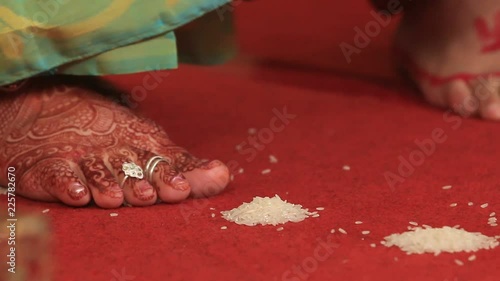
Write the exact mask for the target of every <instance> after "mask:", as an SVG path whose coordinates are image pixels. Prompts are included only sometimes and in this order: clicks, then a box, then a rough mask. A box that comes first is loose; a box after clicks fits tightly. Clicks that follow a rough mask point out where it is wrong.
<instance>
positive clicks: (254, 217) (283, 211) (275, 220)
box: [221, 195, 317, 226]
mask: <svg viewBox="0 0 500 281" xmlns="http://www.w3.org/2000/svg"><path fill="white" fill-rule="evenodd" d="M221 214H222V217H223V218H224V219H226V220H228V221H231V222H234V223H236V224H243V225H248V226H255V225H258V224H261V225H268V224H271V225H278V224H284V223H286V222H300V221H303V220H305V219H306V218H308V217H309V216H313V215H315V214H317V212H309V211H308V209H302V205H296V204H291V203H287V202H286V201H283V200H281V198H280V197H279V196H278V195H275V196H274V197H272V198H269V197H254V198H253V200H252V202H250V203H243V204H241V206H239V207H238V208H235V209H232V210H230V211H222V212H221Z"/></svg>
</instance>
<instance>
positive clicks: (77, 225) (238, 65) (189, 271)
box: [4, 0, 500, 281]
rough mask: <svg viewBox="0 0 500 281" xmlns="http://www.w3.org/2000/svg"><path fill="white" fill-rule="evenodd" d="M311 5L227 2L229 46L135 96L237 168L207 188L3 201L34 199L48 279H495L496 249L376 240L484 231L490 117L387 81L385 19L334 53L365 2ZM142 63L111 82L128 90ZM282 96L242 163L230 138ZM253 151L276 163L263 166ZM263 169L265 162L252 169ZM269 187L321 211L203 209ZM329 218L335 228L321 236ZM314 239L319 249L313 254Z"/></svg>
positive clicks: (492, 186) (362, 16)
mask: <svg viewBox="0 0 500 281" xmlns="http://www.w3.org/2000/svg"><path fill="white" fill-rule="evenodd" d="M312 2H314V3H312ZM312 2H311V3H308V4H307V5H306V4H303V5H301V6H297V7H293V6H292V4H290V3H291V2H290V1H284V0H280V1H278V0H276V1H260V2H259V1H258V2H252V3H243V4H241V5H240V6H237V7H236V13H237V16H239V17H238V29H239V30H240V42H241V45H242V50H243V55H242V56H241V57H239V58H237V59H236V60H235V61H233V62H231V63H229V64H227V65H224V66H219V67H213V68H211V67H195V66H182V67H181V68H180V69H179V70H177V71H174V72H171V73H170V74H169V75H168V76H167V77H164V78H163V79H162V81H161V82H160V83H159V86H158V87H157V88H156V89H154V90H152V91H149V92H148V95H147V97H146V99H145V100H144V101H141V102H140V103H139V110H140V111H142V112H144V113H145V114H146V115H148V116H150V117H151V118H153V119H155V120H156V121H158V122H159V123H160V124H161V125H162V126H164V127H165V129H166V130H167V132H169V134H170V135H171V137H172V139H173V140H174V141H175V142H177V143H179V144H182V145H183V146H185V147H187V148H188V149H189V150H190V151H191V152H193V153H194V154H196V155H198V156H200V157H204V158H218V159H221V160H223V161H224V162H226V163H227V162H229V161H233V163H235V162H237V163H238V166H239V167H242V168H244V170H245V172H244V173H243V174H241V175H236V176H235V180H234V181H233V182H232V183H231V184H230V186H229V187H228V189H227V190H226V191H225V192H224V193H223V194H221V195H220V196H217V197H214V198H210V199H206V200H189V201H187V202H185V203H182V204H179V205H157V206H153V207H147V208H121V209H119V210H112V211H110V210H102V209H98V208H95V207H90V208H80V209H73V208H68V207H66V206H63V205H59V204H46V203H37V202H31V201H28V200H22V199H20V198H18V206H17V208H18V210H28V209H30V210H34V211H36V212H37V213H39V212H40V211H41V210H44V209H46V208H49V209H50V212H48V213H47V214H44V215H45V216H47V217H49V218H50V220H51V223H52V234H53V249H54V253H53V257H54V265H55V273H54V274H55V278H54V280H56V281H72V280H78V281H84V280H103V281H109V280H113V281H143V280H144V281H150V280H294V281H295V280H321V281H323V280H345V281H347V280H349V281H350V280H384V281H385V280H405V281H406V280H432V281H433V280H436V281H443V280H447V281H462V280H495V281H497V280H499V276H500V270H499V269H498V261H499V259H500V250H499V248H497V249H494V250H489V251H480V252H478V253H476V256H477V259H476V260H475V261H468V260H467V258H468V257H469V256H470V255H471V254H467V253H463V254H454V255H451V254H441V255H439V256H437V257H436V256H433V255H429V254H426V255H406V254H405V253H403V252H402V251H400V250H399V249H397V248H386V247H383V246H382V245H380V244H379V241H381V240H382V239H383V237H385V236H387V235H390V234H392V233H395V232H403V231H406V226H407V225H408V222H409V221H415V222H418V223H420V224H428V225H431V226H435V227H440V226H444V225H448V226H454V225H456V224H459V225H461V227H463V228H465V229H466V230H468V231H473V232H475V231H478V232H482V233H483V234H485V235H488V236H494V235H499V234H500V230H499V228H498V227H491V226H489V225H488V224H487V218H488V215H489V214H490V213H491V212H493V211H496V212H497V213H500V196H499V189H500V188H499V183H498V176H497V175H498V172H499V170H500V169H499V168H498V155H499V148H498V144H497V141H498V138H499V137H500V130H498V126H499V124H495V123H490V122H483V121H480V120H474V119H471V120H462V119H460V118H458V117H450V116H448V115H446V116H443V112H442V111H441V110H437V109H434V108H431V107H429V106H427V105H426V104H425V103H423V102H422V101H421V100H420V99H419V98H417V97H416V96H414V95H413V94H412V93H411V91H410V90H409V88H407V87H402V86H398V85H397V84H398V83H399V82H397V81H396V80H394V79H393V77H394V75H393V73H392V72H391V64H390V60H389V55H388V54H389V52H388V50H387V49H386V46H389V42H390V41H389V40H390V36H389V34H390V32H391V30H393V29H394V28H393V25H391V27H390V28H388V29H385V30H384V31H383V33H382V34H381V35H380V36H379V37H377V38H375V40H374V42H373V44H372V45H369V46H368V47H367V48H366V49H364V50H363V51H362V53H361V54H360V55H359V56H356V57H354V56H353V61H352V63H351V64H347V63H346V62H345V60H344V59H343V56H342V53H341V52H340V49H339V47H338V44H339V43H340V42H342V41H346V40H351V41H352V38H353V36H354V31H353V27H354V26H355V25H359V26H361V25H363V24H366V23H367V22H368V21H369V20H371V18H370V17H371V16H370V14H369V11H370V8H369V6H368V4H367V3H364V2H362V1H354V2H357V3H352V4H349V5H351V6H349V7H347V6H346V5H347V4H345V3H347V2H346V1H339V2H341V3H343V4H331V3H330V1H326V0H321V1H312ZM332 2H333V1H332ZM394 23H395V22H394ZM394 23H393V24H394ZM144 75H147V74H137V75H131V76H126V77H119V78H116V80H117V82H118V83H119V84H121V85H122V86H124V87H126V88H128V89H133V88H134V87H138V86H140V85H141V84H142V79H143V78H144ZM382 82H383V83H382ZM284 108H286V110H287V112H288V113H289V114H293V115H294V116H295V118H293V119H290V120H288V121H289V124H287V125H286V126H285V127H284V129H283V130H282V131H280V132H275V133H274V134H273V136H272V138H269V139H265V142H267V143H266V144H263V146H264V148H263V149H262V150H261V151H257V153H256V157H255V159H250V160H249V159H247V158H248V154H245V155H242V154H240V153H238V152H237V151H236V150H235V146H236V145H237V144H239V143H241V142H243V141H247V142H248V140H247V139H248V134H247V130H248V128H250V127H255V128H257V129H259V130H260V131H261V130H263V129H265V128H270V126H271V125H270V122H271V120H272V119H273V118H274V116H275V113H273V110H278V111H282V110H284ZM434 130H442V134H444V136H443V137H442V138H445V140H444V141H443V142H442V143H434V146H435V147H434V149H432V150H433V151H430V152H429V153H428V154H429V155H428V156H427V155H426V156H424V158H423V159H419V158H418V157H416V158H415V159H414V160H416V161H417V162H418V161H420V162H418V163H416V164H415V165H412V167H413V169H412V171H410V172H408V173H404V174H402V178H400V179H401V181H402V182H399V183H396V184H395V186H394V187H393V188H391V187H390V186H389V185H388V183H387V181H386V179H385V178H384V174H386V173H387V172H388V171H389V172H392V173H394V174H398V168H399V166H400V165H401V164H400V163H401V161H402V160H401V159H402V158H403V159H406V160H408V159H409V158H410V155H411V157H415V155H417V152H415V151H418V150H419V146H418V145H417V144H416V142H421V141H422V140H426V139H430V138H431V137H432V136H433V133H432V132H433V131H434ZM269 154H273V155H275V156H276V157H277V158H278V159H279V162H278V163H276V164H270V163H269V160H268V156H269ZM418 155H423V154H418ZM418 155H417V156H418ZM412 159H413V158H412ZM406 160H403V161H406ZM343 165H349V166H350V167H351V170H350V171H344V170H343V169H342V167H343ZM266 168H270V169H271V170H272V171H271V173H270V174H268V175H262V174H261V171H262V170H263V169H266ZM403 172H406V171H403ZM444 185H452V186H453V188H452V189H450V190H443V189H441V187H442V186H444ZM275 194H278V195H280V196H281V197H282V198H283V199H286V200H288V201H289V202H292V203H295V204H301V205H303V206H304V207H306V208H309V209H314V208H316V207H324V208H325V210H324V211H320V214H321V216H320V217H319V218H310V219H307V220H305V221H303V222H301V223H288V224H285V225H284V230H283V231H281V232H278V231H276V228H277V227H272V226H267V227H262V226H258V227H247V226H239V225H236V224H233V223H229V222H227V221H225V220H224V219H222V218H220V217H216V218H211V216H210V215H211V213H212V212H215V213H217V214H218V212H219V211H222V210H229V209H232V208H235V207H237V206H239V205H240V204H241V203H243V202H249V201H251V200H252V198H253V197H254V196H274V195H275ZM4 201H5V200H4ZM469 201H471V202H474V205H473V206H467V202H469ZM454 202H456V203H458V206H457V207H455V208H452V207H450V206H449V205H450V204H451V203H454ZM483 203H489V205H488V207H487V208H484V209H483V208H481V207H480V206H479V205H481V204H483ZM210 208H215V209H216V211H212V210H211V209H210ZM111 212H116V213H118V214H119V216H117V217H110V216H109V213H111ZM357 220H360V221H363V222H364V223H363V224H361V225H355V224H354V222H355V221H357ZM221 226H227V227H228V229H227V230H221V229H220V227H221ZM339 227H342V228H343V229H345V230H346V231H347V235H344V234H340V233H338V231H337V232H336V233H335V234H330V230H331V229H332V228H336V229H337V228H339ZM363 230H369V231H371V233H370V234H369V235H362V234H361V231H363ZM326 241H328V242H326ZM371 243H376V244H377V247H376V248H372V247H370V244H371ZM325 244H326V245H329V246H328V249H329V252H327V251H326V250H325V249H324V248H323V249H321V250H318V249H319V248H321V247H324V246H325ZM455 259H459V260H461V261H463V262H464V263H465V264H464V265H463V266H459V265H457V264H456V263H455V262H454V260H455ZM123 274H125V275H123Z"/></svg>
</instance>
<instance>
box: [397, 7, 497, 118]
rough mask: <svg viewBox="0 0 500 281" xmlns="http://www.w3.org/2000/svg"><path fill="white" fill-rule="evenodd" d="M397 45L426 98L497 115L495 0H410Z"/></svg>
mask: <svg viewBox="0 0 500 281" xmlns="http://www.w3.org/2000/svg"><path fill="white" fill-rule="evenodd" d="M396 46H397V48H398V49H399V50H400V51H401V53H402V54H403V57H404V58H405V59H404V61H403V64H404V66H405V67H406V68H407V70H408V72H409V74H410V75H411V76H412V78H413V80H414V81H415V82H416V83H417V85H418V87H419V88H420V90H421V91H422V93H423V94H424V96H425V98H426V99H427V101H429V102H430V103H431V104H433V105H435V106H439V107H444V108H451V109H453V110H454V111H455V112H457V113H459V114H461V115H462V116H480V117H482V118H484V119H488V120H500V98H499V91H500V1H499V0H483V1H470V0H469V1H453V0H441V1H425V0H422V1H413V2H412V3H411V4H409V5H408V8H407V9H406V10H405V14H404V17H403V20H402V22H401V25H400V28H399V31H398V34H397V38H396Z"/></svg>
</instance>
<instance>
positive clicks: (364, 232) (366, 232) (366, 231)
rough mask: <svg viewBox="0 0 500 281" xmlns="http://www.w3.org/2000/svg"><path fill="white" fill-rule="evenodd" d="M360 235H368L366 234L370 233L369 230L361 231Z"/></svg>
mask: <svg viewBox="0 0 500 281" xmlns="http://www.w3.org/2000/svg"><path fill="white" fill-rule="evenodd" d="M361 234H363V235H368V234H370V231H369V230H363V231H361Z"/></svg>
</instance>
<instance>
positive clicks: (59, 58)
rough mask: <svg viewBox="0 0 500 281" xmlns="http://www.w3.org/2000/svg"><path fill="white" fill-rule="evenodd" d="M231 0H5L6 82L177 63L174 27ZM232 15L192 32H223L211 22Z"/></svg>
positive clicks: (0, 6)
mask: <svg viewBox="0 0 500 281" xmlns="http://www.w3.org/2000/svg"><path fill="white" fill-rule="evenodd" d="M227 2H229V0H0V86H1V85H8V84H11V83H15V82H17V81H20V80H23V79H26V78H29V77H31V76H35V75H43V74H56V73H57V74H71V75H109V74H124V73H134V72H142V71H149V70H160V69H172V68H176V67H177V65H178V57H179V54H178V45H179V42H176V41H177V40H176V34H175V33H174V30H176V29H178V28H179V27H181V26H183V25H185V24H186V23H188V22H190V21H193V20H194V19H196V18H198V17H201V16H202V15H204V14H207V13H209V12H212V14H214V12H218V11H219V10H218V9H224V7H223V5H225V4H227ZM220 11H222V12H225V10H220ZM224 20H229V18H228V17H227V15H226V16H225V17H218V16H217V15H215V16H212V19H211V20H210V23H207V22H205V24H203V25H202V26H198V29H200V30H199V31H197V32H193V31H192V30H191V29H187V30H188V33H190V34H191V35H193V34H194V35H196V34H197V35H201V37H205V38H218V37H217V36H208V35H207V33H209V32H211V31H213V30H210V27H209V26H212V27H213V26H214V22H217V21H219V23H215V24H220V23H221V22H222V21H224ZM202 23H203V22H202ZM226 29H227V28H226ZM226 31H227V30H226ZM188 41H190V42H193V43H198V44H199V43H200V42H201V41H196V40H195V39H189V40H188ZM216 45H217V44H216ZM202 47H203V46H201V48H202ZM197 48H200V46H198V47H197ZM187 60H188V61H189V60H192V57H191V58H189V57H187ZM216 60H217V58H215V59H214V58H212V59H211V61H210V63H216Z"/></svg>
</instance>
